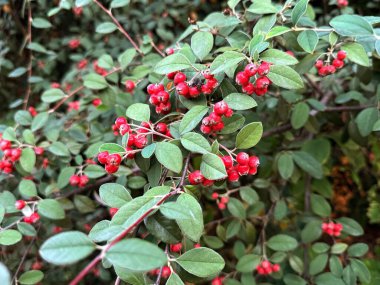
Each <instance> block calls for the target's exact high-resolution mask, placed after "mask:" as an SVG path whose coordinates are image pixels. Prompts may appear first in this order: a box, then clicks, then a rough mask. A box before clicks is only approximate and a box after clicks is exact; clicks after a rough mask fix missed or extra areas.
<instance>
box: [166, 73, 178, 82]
mask: <svg viewBox="0 0 380 285" xmlns="http://www.w3.org/2000/svg"><path fill="white" fill-rule="evenodd" d="M177 72H178V71H174V72H169V73H168V74H167V75H166V77H167V78H168V79H170V80H173V79H174V76H175V75H176V74H177Z"/></svg>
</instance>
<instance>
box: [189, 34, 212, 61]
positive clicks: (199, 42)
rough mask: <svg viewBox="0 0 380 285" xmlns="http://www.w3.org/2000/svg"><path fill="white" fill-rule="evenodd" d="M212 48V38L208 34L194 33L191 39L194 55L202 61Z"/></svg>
mask: <svg viewBox="0 0 380 285" xmlns="http://www.w3.org/2000/svg"><path fill="white" fill-rule="evenodd" d="M213 46H214V37H213V35H212V34H211V33H210V32H196V33H195V34H194V35H193V36H192V37H191V49H192V50H193V52H194V54H195V55H196V56H197V57H198V58H199V59H200V60H203V59H204V58H205V57H206V56H207V55H208V54H209V53H210V51H211V50H212V47H213Z"/></svg>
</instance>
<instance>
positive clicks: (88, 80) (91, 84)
mask: <svg viewBox="0 0 380 285" xmlns="http://www.w3.org/2000/svg"><path fill="white" fill-rule="evenodd" d="M83 85H84V86H85V87H87V88H89V89H93V90H101V89H104V88H106V87H107V86H108V84H107V81H106V80H105V78H104V77H103V76H101V75H99V74H96V73H90V74H88V75H86V76H84V77H83Z"/></svg>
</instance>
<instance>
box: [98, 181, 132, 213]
mask: <svg viewBox="0 0 380 285" xmlns="http://www.w3.org/2000/svg"><path fill="white" fill-rule="evenodd" d="M99 194H100V198H101V199H102V201H103V202H104V203H105V204H106V205H107V206H109V207H112V208H120V207H122V206H124V205H125V204H126V203H127V202H129V201H131V200H132V197H131V194H129V192H128V191H127V189H126V188H125V187H124V186H123V185H120V184H117V183H106V184H103V185H102V186H100V188H99Z"/></svg>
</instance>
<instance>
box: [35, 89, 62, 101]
mask: <svg viewBox="0 0 380 285" xmlns="http://www.w3.org/2000/svg"><path fill="white" fill-rule="evenodd" d="M65 96H66V95H65V93H63V91H62V90H61V89H58V88H53V89H49V90H46V91H45V92H44V93H42V95H41V100H42V101H43V102H45V103H53V102H57V101H58V100H61V99H62V98H63V97H65Z"/></svg>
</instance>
